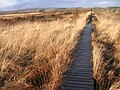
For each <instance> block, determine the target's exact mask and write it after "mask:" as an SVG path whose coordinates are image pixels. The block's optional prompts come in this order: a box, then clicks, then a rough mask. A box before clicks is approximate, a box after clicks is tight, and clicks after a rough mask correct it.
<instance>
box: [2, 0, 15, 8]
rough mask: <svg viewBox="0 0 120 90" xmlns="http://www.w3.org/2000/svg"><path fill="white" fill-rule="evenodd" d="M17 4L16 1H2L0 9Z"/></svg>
mask: <svg viewBox="0 0 120 90" xmlns="http://www.w3.org/2000/svg"><path fill="white" fill-rule="evenodd" d="M16 3H17V1H16V0H0V8H6V7H10V6H13V5H15V4H16Z"/></svg>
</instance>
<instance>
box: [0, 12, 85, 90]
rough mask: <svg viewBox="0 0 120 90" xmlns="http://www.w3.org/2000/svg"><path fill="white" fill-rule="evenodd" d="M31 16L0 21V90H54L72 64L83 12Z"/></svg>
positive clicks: (3, 18) (7, 18) (3, 17)
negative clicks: (60, 15)
mask: <svg viewBox="0 0 120 90" xmlns="http://www.w3.org/2000/svg"><path fill="white" fill-rule="evenodd" d="M62 13H63V12H62ZM32 16H33V18H32V21H31V20H29V19H30V18H29V17H30V16H29V15H28V16H24V17H21V15H20V14H19V15H18V16H17V17H16V16H14V15H12V16H1V17H0V18H1V22H0V89H3V90H39V89H40V90H56V89H57V87H58V86H59V84H60V83H61V81H62V77H63V73H64V72H65V71H66V70H67V66H68V64H70V62H71V60H72V56H73V53H74V50H75V45H76V44H77V41H78V39H79V38H78V37H80V33H81V32H82V29H83V27H84V26H85V12H83V13H79V11H77V12H76V11H74V12H73V13H71V14H70V13H69V14H67V15H65V14H63V15H62V17H63V18H62V19H59V18H57V19H54V18H56V17H58V16H59V15H58V14H56V13H55V15H53V14H52V17H51V15H50V17H49V18H47V19H46V18H44V22H43V21H41V17H37V18H39V19H36V16H35V15H32ZM38 16H39V15H38ZM14 17H15V18H14ZM44 17H46V16H45V15H44ZM16 18H19V19H20V21H19V20H16ZM21 18H24V19H25V21H22V19H21ZM51 18H52V20H51ZM48 19H50V20H51V22H49V21H48ZM11 22H12V23H11Z"/></svg>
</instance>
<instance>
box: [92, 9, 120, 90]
mask: <svg viewBox="0 0 120 90" xmlns="http://www.w3.org/2000/svg"><path fill="white" fill-rule="evenodd" d="M95 12H96V14H97V18H98V21H99V22H93V25H94V32H93V33H92V39H93V41H92V46H93V71H94V78H95V79H96V81H97V83H98V84H99V88H100V90H119V89H120V80H119V79H120V77H119V76H120V21H119V20H120V9H109V10H107V9H106V10H105V9H104V10H101V11H98V10H95Z"/></svg>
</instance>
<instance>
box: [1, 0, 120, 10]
mask: <svg viewBox="0 0 120 90" xmlns="http://www.w3.org/2000/svg"><path fill="white" fill-rule="evenodd" d="M108 6H119V7H120V0H0V10H18V9H19V10H20V9H27V8H54V7H55V8H65V7H66V8H69V7H108Z"/></svg>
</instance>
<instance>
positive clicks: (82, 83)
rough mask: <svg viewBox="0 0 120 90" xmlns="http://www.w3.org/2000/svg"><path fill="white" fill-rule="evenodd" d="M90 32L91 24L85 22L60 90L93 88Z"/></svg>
mask: <svg viewBox="0 0 120 90" xmlns="http://www.w3.org/2000/svg"><path fill="white" fill-rule="evenodd" d="M91 32H92V24H91V23H89V24H87V26H86V28H85V29H84V31H83V34H82V38H81V40H80V42H79V43H78V45H77V51H76V53H75V56H74V60H73V62H72V64H71V65H70V66H69V70H68V71H67V73H66V75H65V77H64V82H63V84H62V86H63V89H62V90H94V82H93V75H92V62H91V56H92V54H91Z"/></svg>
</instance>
